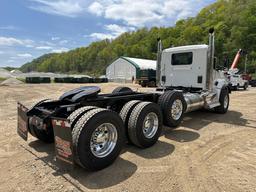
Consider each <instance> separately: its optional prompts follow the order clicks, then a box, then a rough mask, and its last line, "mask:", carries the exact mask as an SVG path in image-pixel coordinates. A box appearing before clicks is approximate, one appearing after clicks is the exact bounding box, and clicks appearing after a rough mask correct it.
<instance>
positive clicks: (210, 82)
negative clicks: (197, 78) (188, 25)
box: [206, 28, 215, 90]
mask: <svg viewBox="0 0 256 192" xmlns="http://www.w3.org/2000/svg"><path fill="white" fill-rule="evenodd" d="M214 51H215V45H214V28H210V29H209V51H208V65H207V73H206V89H208V90H212V87H213V66H214Z"/></svg>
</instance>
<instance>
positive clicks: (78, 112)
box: [68, 106, 98, 129]
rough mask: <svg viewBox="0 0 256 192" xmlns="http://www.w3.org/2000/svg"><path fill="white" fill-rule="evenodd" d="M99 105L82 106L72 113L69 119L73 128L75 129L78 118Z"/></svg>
mask: <svg viewBox="0 0 256 192" xmlns="http://www.w3.org/2000/svg"><path fill="white" fill-rule="evenodd" d="M96 108H98V107H96V106H85V107H81V108H78V109H77V110H75V111H74V112H73V113H71V114H70V115H69V116H68V120H69V122H70V125H71V128H72V129H73V128H74V126H75V124H76V122H77V120H78V119H79V118H80V117H81V116H82V115H83V114H85V113H87V112H88V111H90V110H92V109H96Z"/></svg>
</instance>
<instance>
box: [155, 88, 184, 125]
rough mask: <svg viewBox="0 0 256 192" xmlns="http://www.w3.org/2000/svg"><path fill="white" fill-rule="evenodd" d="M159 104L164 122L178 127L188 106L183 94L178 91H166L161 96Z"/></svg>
mask: <svg viewBox="0 0 256 192" xmlns="http://www.w3.org/2000/svg"><path fill="white" fill-rule="evenodd" d="M158 104H159V105H160V107H161V109H162V112H163V118H164V124H165V125H167V126H170V127H177V126H178V125H179V124H180V123H181V121H182V119H183V116H184V112H185V111H186V106H187V105H186V101H185V99H184V97H183V94H182V93H181V92H177V91H166V92H165V93H163V94H162V95H161V96H160V97H159V99H158Z"/></svg>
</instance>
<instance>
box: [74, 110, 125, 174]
mask: <svg viewBox="0 0 256 192" xmlns="http://www.w3.org/2000/svg"><path fill="white" fill-rule="evenodd" d="M72 140H73V148H74V157H75V158H74V159H75V162H76V163H77V164H79V165H80V166H81V167H83V168H85V169H87V170H90V171H96V170H100V169H103V168H105V167H107V166H108V165H110V164H112V163H113V162H114V161H115V159H116V158H117V157H118V156H119V154H120V152H121V149H122V147H123V143H124V125H123V122H122V119H121V118H120V117H119V115H118V114H117V113H116V112H114V111H110V110H107V109H102V108H98V109H92V110H91V111H89V112H87V113H85V114H84V115H83V116H82V117H81V118H80V119H79V120H78V121H77V123H76V124H75V126H74V129H73V130H72Z"/></svg>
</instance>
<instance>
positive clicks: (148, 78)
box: [137, 69, 156, 87]
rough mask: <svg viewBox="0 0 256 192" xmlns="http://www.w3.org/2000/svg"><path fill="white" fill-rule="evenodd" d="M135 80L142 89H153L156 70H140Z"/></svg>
mask: <svg viewBox="0 0 256 192" xmlns="http://www.w3.org/2000/svg"><path fill="white" fill-rule="evenodd" d="M137 80H138V83H139V84H140V85H141V86H142V87H155V86H156V70H154V69H142V70H141V71H140V77H139V79H137Z"/></svg>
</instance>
